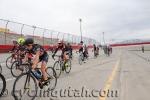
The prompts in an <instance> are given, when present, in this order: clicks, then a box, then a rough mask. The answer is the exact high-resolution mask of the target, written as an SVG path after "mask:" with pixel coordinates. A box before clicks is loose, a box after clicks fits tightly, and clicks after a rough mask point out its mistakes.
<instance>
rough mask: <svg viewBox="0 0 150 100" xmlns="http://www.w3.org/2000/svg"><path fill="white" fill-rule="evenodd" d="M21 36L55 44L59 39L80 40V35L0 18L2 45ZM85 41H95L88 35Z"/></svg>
mask: <svg viewBox="0 0 150 100" xmlns="http://www.w3.org/2000/svg"><path fill="white" fill-rule="evenodd" d="M19 37H33V38H34V39H35V41H36V42H38V44H40V45H50V44H55V43H56V42H57V41H58V40H63V41H67V42H70V43H72V44H77V43H79V42H80V36H78V35H73V34H70V33H65V32H59V31H55V30H51V29H46V28H41V27H38V26H35V25H27V24H24V23H20V22H15V21H10V20H5V19H0V45H10V44H12V42H11V39H18V38H19ZM83 41H84V43H86V44H93V43H95V40H94V39H92V38H87V37H83Z"/></svg>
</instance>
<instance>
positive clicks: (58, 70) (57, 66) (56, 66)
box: [53, 61, 62, 78]
mask: <svg viewBox="0 0 150 100" xmlns="http://www.w3.org/2000/svg"><path fill="white" fill-rule="evenodd" d="M53 68H54V70H55V72H56V77H57V78H59V76H60V75H61V70H62V68H61V64H60V62H59V61H56V62H55V63H54V66H53Z"/></svg>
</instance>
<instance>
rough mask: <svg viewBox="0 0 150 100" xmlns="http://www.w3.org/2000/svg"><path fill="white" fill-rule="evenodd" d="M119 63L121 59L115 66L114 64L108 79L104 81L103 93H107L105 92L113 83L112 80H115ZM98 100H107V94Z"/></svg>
mask: <svg viewBox="0 0 150 100" xmlns="http://www.w3.org/2000/svg"><path fill="white" fill-rule="evenodd" d="M119 57H120V56H119ZM120 61H121V58H119V59H118V60H117V62H116V64H115V66H114V69H113V71H112V73H111V75H110V77H109V78H108V80H107V81H106V84H105V87H104V89H103V91H106V92H107V91H108V90H109V89H110V88H111V86H112V82H113V80H114V78H115V76H116V72H117V70H118V67H119V65H120ZM99 99H100V100H106V99H107V93H105V94H104V95H103V96H100V98H99Z"/></svg>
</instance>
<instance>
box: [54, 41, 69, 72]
mask: <svg viewBox="0 0 150 100" xmlns="http://www.w3.org/2000/svg"><path fill="white" fill-rule="evenodd" d="M58 50H61V58H62V59H63V60H64V65H65V66H67V63H66V62H67V60H68V59H69V56H68V52H69V47H68V46H67V45H66V44H65V43H64V42H63V41H59V42H58V45H57V48H56V49H55V50H54V54H53V55H52V58H54V56H55V54H56V53H57V51H58ZM62 71H64V69H62Z"/></svg>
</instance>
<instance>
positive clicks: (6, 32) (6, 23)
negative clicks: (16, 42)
mask: <svg viewBox="0 0 150 100" xmlns="http://www.w3.org/2000/svg"><path fill="white" fill-rule="evenodd" d="M8 23H9V21H7V23H6V28H5V45H6V43H7V40H6V39H7V36H6V34H7V32H8V30H7V27H8Z"/></svg>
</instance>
